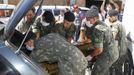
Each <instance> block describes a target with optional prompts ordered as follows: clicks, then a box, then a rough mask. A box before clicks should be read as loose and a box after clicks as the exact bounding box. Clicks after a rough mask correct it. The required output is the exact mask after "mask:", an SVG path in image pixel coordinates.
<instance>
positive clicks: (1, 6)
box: [0, 4, 16, 9]
mask: <svg viewBox="0 0 134 75" xmlns="http://www.w3.org/2000/svg"><path fill="white" fill-rule="evenodd" d="M15 7H16V6H15V5H11V4H0V9H15Z"/></svg>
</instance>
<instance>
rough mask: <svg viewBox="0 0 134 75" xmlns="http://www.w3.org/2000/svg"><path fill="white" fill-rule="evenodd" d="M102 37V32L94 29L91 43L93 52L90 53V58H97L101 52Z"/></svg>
mask: <svg viewBox="0 0 134 75" xmlns="http://www.w3.org/2000/svg"><path fill="white" fill-rule="evenodd" d="M103 35H104V34H103V32H102V31H100V30H98V29H95V32H94V41H93V45H94V51H93V52H92V53H91V56H92V57H95V56H98V55H100V54H101V53H102V52H103V39H104V38H103Z"/></svg>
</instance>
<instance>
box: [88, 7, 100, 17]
mask: <svg viewBox="0 0 134 75" xmlns="http://www.w3.org/2000/svg"><path fill="white" fill-rule="evenodd" d="M85 15H86V17H88V18H93V17H98V16H99V12H98V10H97V9H90V10H89V11H87V12H86V14H85Z"/></svg>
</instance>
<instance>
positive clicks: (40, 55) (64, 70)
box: [31, 33, 87, 75]
mask: <svg viewBox="0 0 134 75" xmlns="http://www.w3.org/2000/svg"><path fill="white" fill-rule="evenodd" d="M31 57H32V58H33V59H35V60H37V62H39V63H41V62H45V61H48V62H58V66H59V70H60V74H59V75H84V72H85V69H86V68H87V60H86V58H85V57H84V55H83V54H82V52H81V51H80V50H79V49H78V48H77V47H75V46H73V45H71V44H70V43H68V42H67V41H65V39H64V38H63V37H61V36H60V35H59V34H54V33H51V34H48V35H46V36H44V37H42V38H40V39H39V41H38V42H37V43H36V49H35V51H33V52H32V54H31Z"/></svg>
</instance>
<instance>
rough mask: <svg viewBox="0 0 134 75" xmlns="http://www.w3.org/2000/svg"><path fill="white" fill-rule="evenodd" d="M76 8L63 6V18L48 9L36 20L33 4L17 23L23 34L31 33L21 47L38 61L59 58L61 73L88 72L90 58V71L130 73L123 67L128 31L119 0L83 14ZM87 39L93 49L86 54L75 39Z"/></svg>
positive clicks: (116, 74) (82, 74) (95, 74)
mask: <svg viewBox="0 0 134 75" xmlns="http://www.w3.org/2000/svg"><path fill="white" fill-rule="evenodd" d="M105 5H106V6H105ZM73 8H74V10H73V11H63V10H62V11H61V14H62V15H59V20H60V21H57V20H55V17H54V15H53V14H52V12H50V11H45V12H44V13H43V14H42V15H41V16H40V17H38V18H37V19H36V21H35V22H34V23H32V22H33V21H32V19H33V17H34V15H35V9H34V8H31V9H30V10H29V11H28V13H27V14H26V17H24V19H22V21H21V22H20V23H19V24H18V26H17V27H16V29H17V30H18V31H20V32H22V34H24V35H25V34H26V33H27V32H28V34H31V35H30V36H29V35H28V36H27V37H28V38H29V40H27V39H26V41H25V42H24V47H25V48H24V47H23V48H22V51H24V52H25V53H26V54H27V55H28V56H30V57H31V58H32V59H34V60H36V61H37V62H38V63H43V62H50V63H53V62H57V63H58V67H59V71H60V72H59V75H85V70H86V69H87V68H89V67H88V66H89V65H90V64H88V63H89V62H92V63H93V66H92V67H90V69H91V75H127V74H125V71H124V68H123V66H124V64H125V61H126V59H127V47H126V33H125V28H124V26H123V25H122V23H121V21H120V20H119V17H118V16H119V13H120V11H119V6H118V4H116V3H115V2H114V1H113V0H109V3H107V4H106V0H103V3H102V5H101V8H100V10H99V8H98V7H97V6H95V5H93V6H91V7H90V10H89V11H87V12H86V13H85V15H84V16H83V14H82V13H81V11H80V9H79V7H78V5H74V7H73ZM105 9H106V10H105ZM29 28H30V32H29ZM87 39H90V40H91V44H92V48H93V52H92V53H90V54H89V55H88V56H85V55H84V54H83V53H82V52H81V51H80V50H79V49H78V48H77V47H76V46H74V45H73V43H74V42H83V43H84V42H85V40H87ZM94 58H95V59H96V60H95V61H92V60H93V59H94Z"/></svg>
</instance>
